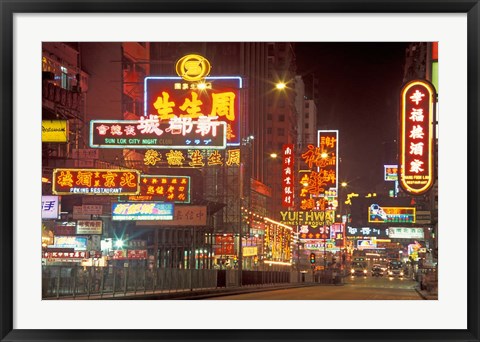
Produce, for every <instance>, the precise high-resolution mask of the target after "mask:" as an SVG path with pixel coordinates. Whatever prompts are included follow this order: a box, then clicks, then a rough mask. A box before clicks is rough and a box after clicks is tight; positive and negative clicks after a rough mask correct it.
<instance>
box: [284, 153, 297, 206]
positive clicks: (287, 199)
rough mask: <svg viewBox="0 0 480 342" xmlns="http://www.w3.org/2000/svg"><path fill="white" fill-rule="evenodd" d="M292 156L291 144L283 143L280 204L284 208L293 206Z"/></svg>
mask: <svg viewBox="0 0 480 342" xmlns="http://www.w3.org/2000/svg"><path fill="white" fill-rule="evenodd" d="M293 163H294V156H293V144H284V145H283V168H282V189H283V192H282V205H283V206H284V207H286V208H289V207H292V206H293V192H294V191H293V190H294V185H293V184H294V176H293V174H294V170H295V169H294V168H293Z"/></svg>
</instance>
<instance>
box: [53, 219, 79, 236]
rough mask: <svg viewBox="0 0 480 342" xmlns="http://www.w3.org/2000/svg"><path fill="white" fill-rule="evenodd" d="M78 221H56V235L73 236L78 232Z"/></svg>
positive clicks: (54, 229) (54, 230)
mask: <svg viewBox="0 0 480 342" xmlns="http://www.w3.org/2000/svg"><path fill="white" fill-rule="evenodd" d="M76 227H77V223H76V222H73V221H72V222H55V226H54V228H53V232H54V234H55V236H72V235H75V234H76V232H77V228H76Z"/></svg>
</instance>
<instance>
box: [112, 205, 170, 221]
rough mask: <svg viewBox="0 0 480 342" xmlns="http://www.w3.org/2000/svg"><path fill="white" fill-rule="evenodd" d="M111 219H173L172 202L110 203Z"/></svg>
mask: <svg viewBox="0 0 480 342" xmlns="http://www.w3.org/2000/svg"><path fill="white" fill-rule="evenodd" d="M112 220H114V221H139V220H140V221H141V220H148V221H151V220H173V203H160V202H127V203H125V202H123V203H112Z"/></svg>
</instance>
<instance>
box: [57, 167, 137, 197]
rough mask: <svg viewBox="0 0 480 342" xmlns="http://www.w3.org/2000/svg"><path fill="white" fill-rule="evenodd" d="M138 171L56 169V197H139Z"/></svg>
mask: <svg viewBox="0 0 480 342" xmlns="http://www.w3.org/2000/svg"><path fill="white" fill-rule="evenodd" d="M139 184H140V172H139V171H138V170H109V169H54V170H53V184H52V193H53V194H55V195H137V194H138V193H139V191H140V187H139Z"/></svg>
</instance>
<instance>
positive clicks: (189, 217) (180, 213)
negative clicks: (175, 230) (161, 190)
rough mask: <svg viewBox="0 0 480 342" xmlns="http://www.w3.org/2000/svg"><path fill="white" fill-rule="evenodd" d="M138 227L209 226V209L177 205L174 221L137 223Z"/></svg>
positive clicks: (174, 211) (199, 206)
mask: <svg viewBox="0 0 480 342" xmlns="http://www.w3.org/2000/svg"><path fill="white" fill-rule="evenodd" d="M136 224H137V226H152V225H153V226H156V227H161V226H169V227H172V226H177V227H178V226H197V227H202V226H206V225H207V207H206V206H201V205H176V206H175V208H174V209H173V220H172V221H155V222H148V221H144V222H137V223H136Z"/></svg>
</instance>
